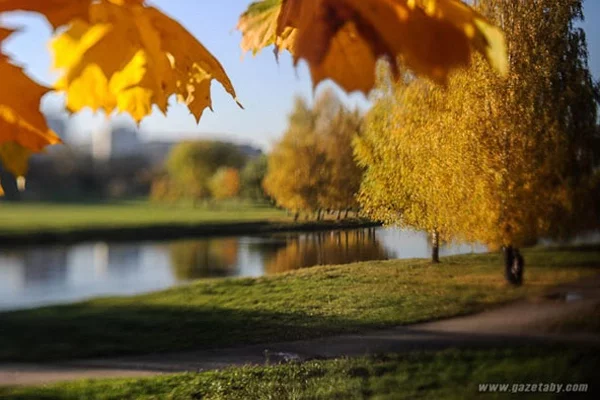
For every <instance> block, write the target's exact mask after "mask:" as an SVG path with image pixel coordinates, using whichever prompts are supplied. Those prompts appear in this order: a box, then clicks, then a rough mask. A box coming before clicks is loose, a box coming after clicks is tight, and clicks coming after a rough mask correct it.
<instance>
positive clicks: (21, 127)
mask: <svg viewBox="0 0 600 400" xmlns="http://www.w3.org/2000/svg"><path fill="white" fill-rule="evenodd" d="M12 32H13V31H11V30H9V29H4V28H0V45H1V44H2V41H4V40H5V39H6V38H7V37H9V36H10V34H11V33H12ZM0 76H2V90H1V91H0V161H1V162H2V165H3V167H4V168H5V169H6V170H7V171H9V172H11V173H12V174H14V175H15V176H23V175H25V173H26V172H27V160H28V159H29V156H30V154H31V153H32V152H40V151H42V150H43V149H44V148H45V147H46V146H49V145H52V144H57V143H60V138H59V137H58V136H56V134H55V133H54V132H52V131H51V130H50V129H48V126H47V124H46V119H45V118H44V116H43V114H42V113H41V112H40V101H41V99H42V96H44V95H45V94H46V93H47V92H48V90H49V89H48V88H45V87H43V86H41V85H39V84H37V83H35V82H34V81H32V80H31V79H30V78H29V77H27V75H25V73H24V72H23V70H22V69H21V68H19V67H17V66H15V65H13V64H11V63H10V62H9V60H8V58H7V57H6V56H5V55H4V54H1V53H0ZM0 191H1V190H0Z"/></svg>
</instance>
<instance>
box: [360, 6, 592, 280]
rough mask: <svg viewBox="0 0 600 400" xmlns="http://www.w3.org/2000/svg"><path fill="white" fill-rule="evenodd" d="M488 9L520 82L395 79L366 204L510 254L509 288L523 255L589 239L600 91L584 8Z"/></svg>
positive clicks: (373, 135) (370, 150)
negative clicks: (581, 223)
mask: <svg viewBox="0 0 600 400" xmlns="http://www.w3.org/2000/svg"><path fill="white" fill-rule="evenodd" d="M482 5H483V7H484V10H485V11H486V12H488V13H489V14H490V15H491V16H493V17H494V18H497V19H498V20H499V21H502V24H503V28H504V29H505V31H506V32H507V37H508V48H509V56H510V60H511V70H510V73H509V75H508V77H507V78H506V79H501V78H499V77H498V76H497V75H496V74H494V73H493V72H492V71H490V69H489V68H488V67H487V66H486V65H485V63H484V62H483V61H482V60H480V59H479V60H476V61H475V65H474V67H473V68H472V69H471V70H470V71H469V72H468V73H467V72H459V73H456V74H455V75H454V76H452V77H451V79H450V80H449V84H448V89H447V90H444V89H442V88H440V87H435V86H431V85H428V84H426V83H424V82H422V81H420V80H409V81H408V82H407V83H406V84H400V85H398V86H397V87H393V84H392V83H391V82H390V81H389V80H386V79H383V80H382V83H381V86H382V90H381V91H380V92H381V93H383V95H382V97H381V98H380V99H378V100H377V103H376V105H375V107H374V109H373V110H372V112H371V114H370V115H369V118H368V120H369V123H368V125H367V129H366V130H365V134H364V135H363V136H362V137H361V138H360V139H359V140H357V145H356V154H357V157H358V159H359V160H360V161H361V163H362V164H363V165H365V166H366V167H367V172H366V175H365V180H364V182H363V186H362V191H361V197H360V199H361V204H363V206H364V209H365V211H366V212H367V213H369V214H370V215H373V216H374V217H376V218H378V219H381V220H383V221H386V222H388V223H400V224H405V225H408V226H413V227H417V228H419V229H427V230H432V229H434V230H437V231H439V232H440V234H441V236H442V237H443V238H444V239H457V240H461V241H466V240H476V241H480V242H483V243H486V244H488V245H489V246H490V247H492V248H503V249H504V253H505V256H506V257H505V261H506V263H505V267H506V276H507V279H508V280H509V281H510V282H511V283H515V284H520V283H521V282H522V272H523V260H522V256H521V255H520V253H519V250H518V248H519V247H521V246H524V245H527V244H530V243H533V242H535V241H536V240H537V239H538V238H540V237H547V236H551V235H553V234H556V233H560V231H561V230H562V228H564V227H572V228H573V229H574V230H576V229H577V226H573V223H572V221H570V219H572V217H573V214H574V211H575V210H576V208H577V207H574V205H575V202H576V201H579V199H580V198H585V197H587V196H589V195H590V193H589V192H587V193H585V191H582V190H580V189H581V188H582V187H584V188H585V187H587V186H588V184H587V182H588V181H589V180H590V179H591V178H592V177H593V174H594V169H595V168H597V167H598V155H599V154H600V148H599V146H598V140H597V125H596V123H597V122H596V121H597V119H596V118H597V102H596V98H597V97H595V96H597V92H596V88H595V85H594V83H593V81H592V79H591V77H590V73H589V70H588V68H587V60H586V44H585V39H584V36H583V34H582V33H581V31H580V30H578V29H577V28H575V27H574V22H575V21H577V20H578V19H579V18H581V16H582V13H581V2H578V1H575V2H574V1H571V0H564V1H556V0H542V1H539V2H520V1H519V2H513V1H504V0H488V1H486V2H482ZM575 116H577V117H576V118H575ZM584 193H585V194H584ZM580 196H581V197H580Z"/></svg>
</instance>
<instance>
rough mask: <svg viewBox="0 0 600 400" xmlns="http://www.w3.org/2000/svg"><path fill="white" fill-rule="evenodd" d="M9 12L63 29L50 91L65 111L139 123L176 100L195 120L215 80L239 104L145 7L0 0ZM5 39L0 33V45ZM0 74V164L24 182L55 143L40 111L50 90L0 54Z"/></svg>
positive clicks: (125, 2)
mask: <svg viewBox="0 0 600 400" xmlns="http://www.w3.org/2000/svg"><path fill="white" fill-rule="evenodd" d="M12 11H29V12H36V13H39V14H41V15H43V16H45V17H46V19H47V20H48V22H49V23H50V24H51V25H52V26H53V27H54V28H55V29H56V28H59V27H63V26H65V29H64V31H62V32H61V33H59V34H58V36H57V37H56V38H55V39H54V40H53V41H52V45H51V48H52V50H53V52H54V58H55V59H54V67H55V68H57V69H59V70H60V71H61V72H62V76H61V77H60V79H59V80H58V81H57V82H56V84H55V87H54V89H56V90H58V91H60V92H64V93H65V95H66V102H67V108H68V109H69V110H70V111H73V112H77V111H80V110H82V109H84V108H87V107H89V108H91V109H92V110H103V111H105V112H106V113H107V114H110V113H111V112H113V111H115V110H117V111H119V112H126V113H129V114H130V115H131V116H132V117H133V118H134V119H135V120H136V121H137V122H139V121H141V120H142V119H143V118H144V117H145V116H147V115H148V114H150V113H151V112H152V108H153V106H154V105H156V106H157V107H158V108H159V109H160V110H161V111H162V112H166V111H167V104H168V100H169V98H170V97H171V96H173V95H175V96H177V98H178V100H179V101H181V102H183V103H185V104H186V105H187V106H188V108H189V109H190V111H191V113H192V114H193V115H194V116H195V118H196V120H197V121H198V120H199V119H200V117H201V116H202V113H203V112H204V110H205V109H206V108H207V107H208V108H211V109H212V102H211V97H210V86H211V82H212V80H213V79H216V80H217V81H218V82H220V83H221V84H222V85H223V87H224V88H225V90H226V91H227V92H228V93H229V94H230V95H231V96H232V97H233V98H235V97H236V94H235V90H234V88H233V85H232V84H231V81H230V80H229V78H228V76H227V74H226V73H225V70H224V69H223V67H222V66H221V64H220V63H219V62H218V61H217V59H216V58H215V57H214V56H213V55H212V54H210V52H209V51H208V50H207V49H206V48H205V47H204V46H202V44H200V43H199V42H198V41H197V40H196V39H195V38H194V37H193V36H192V35H191V34H190V33H189V32H188V31H186V30H185V28H183V26H181V25H180V24H179V23H178V22H176V21H174V20H173V19H171V18H169V17H167V16H166V15H164V14H163V13H162V12H160V11H159V10H157V9H155V8H153V7H147V6H146V5H145V1H144V0H0V13H3V12H12ZM10 34H11V31H10V30H8V29H4V28H1V27H0V44H1V42H2V41H3V40H4V39H6V38H7V37H8V36H9V35H10ZM0 74H1V75H2V77H3V83H2V85H3V86H2V91H1V92H0V161H2V164H3V166H4V168H5V169H7V170H8V171H10V172H11V173H13V174H15V175H17V176H21V175H24V174H25V172H26V170H27V159H28V157H29V155H30V153H32V152H39V151H42V150H43V149H44V148H45V147H46V146H48V145H52V144H56V143H59V142H60V139H59V138H58V137H57V136H56V134H54V133H53V132H51V131H50V130H49V129H48V127H47V125H46V121H45V119H44V117H43V115H42V114H41V112H40V111H39V106H40V101H41V98H42V96H43V95H45V94H46V93H47V92H48V90H49V89H47V88H45V87H42V86H40V85H39V84H37V83H35V82H33V81H32V80H30V79H29V78H28V77H27V76H26V75H25V74H24V73H23V71H22V70H21V69H20V68H18V67H16V66H14V65H12V64H11V63H10V62H9V60H8V59H7V57H5V56H4V55H0ZM236 101H237V100H236ZM238 104H239V103H238Z"/></svg>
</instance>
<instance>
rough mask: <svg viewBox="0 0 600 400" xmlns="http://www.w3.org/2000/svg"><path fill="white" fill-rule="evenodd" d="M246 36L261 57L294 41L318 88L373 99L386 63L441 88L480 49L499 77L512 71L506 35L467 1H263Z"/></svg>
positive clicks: (245, 21) (243, 24) (244, 21)
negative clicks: (380, 63) (334, 87)
mask: <svg viewBox="0 0 600 400" xmlns="http://www.w3.org/2000/svg"><path fill="white" fill-rule="evenodd" d="M276 9H279V15H278V20H277V27H276V29H275V30H273V29H272V26H273V17H272V15H273V14H274V13H275V10H276ZM261 13H262V14H261ZM238 29H239V30H240V31H241V32H242V34H243V40H242V49H243V50H245V51H247V50H251V51H253V52H254V53H256V52H257V51H258V50H259V49H260V46H268V45H270V44H273V43H277V41H278V40H288V38H289V37H290V36H291V37H292V40H293V41H294V42H293V44H291V45H287V46H286V47H285V48H286V49H287V50H289V51H290V52H291V53H292V54H293V55H294V58H295V60H296V62H298V61H299V60H300V59H305V60H306V61H307V62H308V64H309V67H310V70H311V75H312V78H313V83H314V85H315V86H316V85H317V84H318V83H319V82H321V81H322V80H324V79H327V78H330V79H332V80H334V81H335V82H337V83H338V84H339V85H340V86H341V87H342V88H344V89H345V90H346V91H354V90H359V91H362V92H365V93H367V92H369V91H370V90H371V89H372V88H373V85H374V82H375V65H376V61H377V60H378V59H379V58H381V57H385V58H387V59H389V60H392V61H396V60H399V61H400V63H401V65H406V66H407V67H409V68H410V69H412V70H413V71H415V72H416V73H417V74H420V75H424V76H427V77H429V78H431V79H433V80H434V81H436V82H439V83H444V82H445V81H446V78H447V76H448V74H449V72H450V71H451V70H452V69H454V68H459V67H466V66H468V65H469V64H470V61H471V53H472V51H473V49H474V50H476V51H478V52H480V53H482V54H483V55H484V56H485V57H486V59H487V60H488V62H489V63H490V64H491V65H492V66H493V67H494V68H496V70H497V71H498V72H499V73H501V74H506V73H507V70H508V62H507V56H506V45H505V42H504V35H503V34H502V32H501V31H500V30H499V29H498V28H496V27H494V26H493V25H491V24H490V23H489V22H488V21H487V20H486V19H485V18H484V17H483V16H481V15H480V14H479V13H477V12H476V11H474V10H473V9H472V8H471V7H469V6H468V5H466V4H464V3H463V2H461V1H460V0H263V1H262V2H260V3H253V4H252V5H251V6H250V8H249V9H248V11H247V12H246V13H244V14H243V15H242V17H241V18H240V22H239V24H238ZM290 31H291V33H290ZM269 35H272V36H271V37H269ZM392 64H393V65H392V69H393V72H394V73H395V74H398V66H397V65H396V63H395V62H393V63H392Z"/></svg>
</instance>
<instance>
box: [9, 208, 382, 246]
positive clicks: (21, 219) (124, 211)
mask: <svg viewBox="0 0 600 400" xmlns="http://www.w3.org/2000/svg"><path fill="white" fill-rule="evenodd" d="M0 221H1V225H0V247H10V248H12V247H15V246H25V245H50V244H72V243H79V242H88V241H107V242H126V241H146V240H147V241H150V240H174V239H185V238H191V237H206V236H232V235H253V234H262V233H274V232H288V231H300V232H311V231H321V230H337V229H354V228H363V227H371V226H378V225H379V224H376V223H373V222H370V221H365V220H359V219H349V220H343V221H337V220H325V221H299V222H294V221H293V219H292V218H290V217H288V216H287V215H286V213H285V212H284V211H281V210H278V209H275V208H272V207H269V206H265V205H254V204H243V203H240V204H236V203H230V204H226V205H224V206H223V205H214V206H210V207H209V206H203V207H200V208H193V207H190V206H186V207H181V206H172V205H171V206H170V205H157V204H150V203H145V202H130V203H115V204H89V205H85V204H76V205H73V204H8V203H3V204H0Z"/></svg>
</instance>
